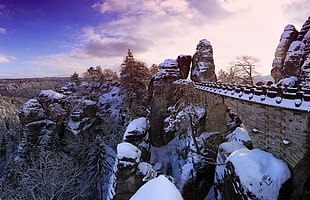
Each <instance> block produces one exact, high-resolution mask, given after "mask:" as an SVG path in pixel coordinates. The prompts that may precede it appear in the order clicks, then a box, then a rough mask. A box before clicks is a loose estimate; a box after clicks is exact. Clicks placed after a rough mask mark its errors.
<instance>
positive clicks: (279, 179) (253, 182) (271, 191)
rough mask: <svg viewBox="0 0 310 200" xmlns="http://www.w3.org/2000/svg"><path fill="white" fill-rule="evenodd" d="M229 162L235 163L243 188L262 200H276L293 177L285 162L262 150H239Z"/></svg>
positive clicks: (231, 156) (232, 155)
mask: <svg viewBox="0 0 310 200" xmlns="http://www.w3.org/2000/svg"><path fill="white" fill-rule="evenodd" d="M228 161H230V162H232V163H233V165H234V168H235V172H236V175H237V176H239V178H240V182H241V184H242V185H243V187H245V189H246V190H249V191H251V192H252V193H253V194H255V195H256V197H259V198H260V199H262V200H267V199H268V200H272V199H274V200H276V199H277V198H278V193H279V191H280V188H281V185H282V184H283V183H284V182H285V181H287V180H288V179H289V178H290V177H291V173H290V170H289V168H288V166H287V165H286V163H285V162H284V161H282V160H280V159H277V158H275V157H274V156H273V155H272V154H271V153H268V152H265V151H262V150H260V149H253V150H248V149H247V148H242V149H239V150H237V151H235V152H233V153H232V154H231V155H230V156H229V157H228V158H227V161H226V162H228Z"/></svg>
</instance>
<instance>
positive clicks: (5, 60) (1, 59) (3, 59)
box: [0, 55, 16, 63]
mask: <svg viewBox="0 0 310 200" xmlns="http://www.w3.org/2000/svg"><path fill="white" fill-rule="evenodd" d="M15 59H16V57H14V56H6V55H0V63H10V62H12V60H15Z"/></svg>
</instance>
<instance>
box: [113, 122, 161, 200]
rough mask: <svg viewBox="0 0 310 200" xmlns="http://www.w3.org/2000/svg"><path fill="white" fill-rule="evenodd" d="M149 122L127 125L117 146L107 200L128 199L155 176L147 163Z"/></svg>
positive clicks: (151, 167)
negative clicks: (121, 140)
mask: <svg viewBox="0 0 310 200" xmlns="http://www.w3.org/2000/svg"><path fill="white" fill-rule="evenodd" d="M148 130H149V121H148V120H147V119H146V118H144V117H141V118H137V119H135V120H133V121H131V122H130V123H129V125H128V126H127V128H126V131H125V133H124V137H123V142H122V143H119V144H118V145H117V160H116V163H115V166H114V172H113V175H112V177H111V179H110V187H109V189H108V190H109V191H108V196H107V200H112V199H113V200H123V199H129V198H130V197H131V196H132V195H133V194H134V193H135V192H136V191H137V190H138V188H139V187H140V186H142V185H143V184H144V183H146V182H147V181H148V180H151V179H153V178H155V177H156V176H157V173H156V172H155V170H154V168H153V166H152V165H151V164H149V163H148V155H149V147H150V143H149V139H148V136H149V132H148Z"/></svg>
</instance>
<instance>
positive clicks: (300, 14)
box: [283, 0, 310, 23]
mask: <svg viewBox="0 0 310 200" xmlns="http://www.w3.org/2000/svg"><path fill="white" fill-rule="evenodd" d="M283 7H284V14H285V16H286V17H287V18H288V19H290V20H291V21H292V22H293V23H302V22H304V21H305V20H306V18H307V17H308V16H310V13H309V11H310V1H309V0H294V1H290V2H288V3H287V4H285V5H284V6H283Z"/></svg>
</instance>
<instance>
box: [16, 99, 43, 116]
mask: <svg viewBox="0 0 310 200" xmlns="http://www.w3.org/2000/svg"><path fill="white" fill-rule="evenodd" d="M31 112H36V113H37V114H38V115H39V117H42V118H43V117H44V112H45V111H44V109H43V108H42V106H41V104H40V102H39V101H38V100H37V99H29V100H28V101H26V102H25V103H24V105H23V106H22V107H21V109H20V113H21V114H23V115H25V116H26V115H29V114H30V113H31Z"/></svg>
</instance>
